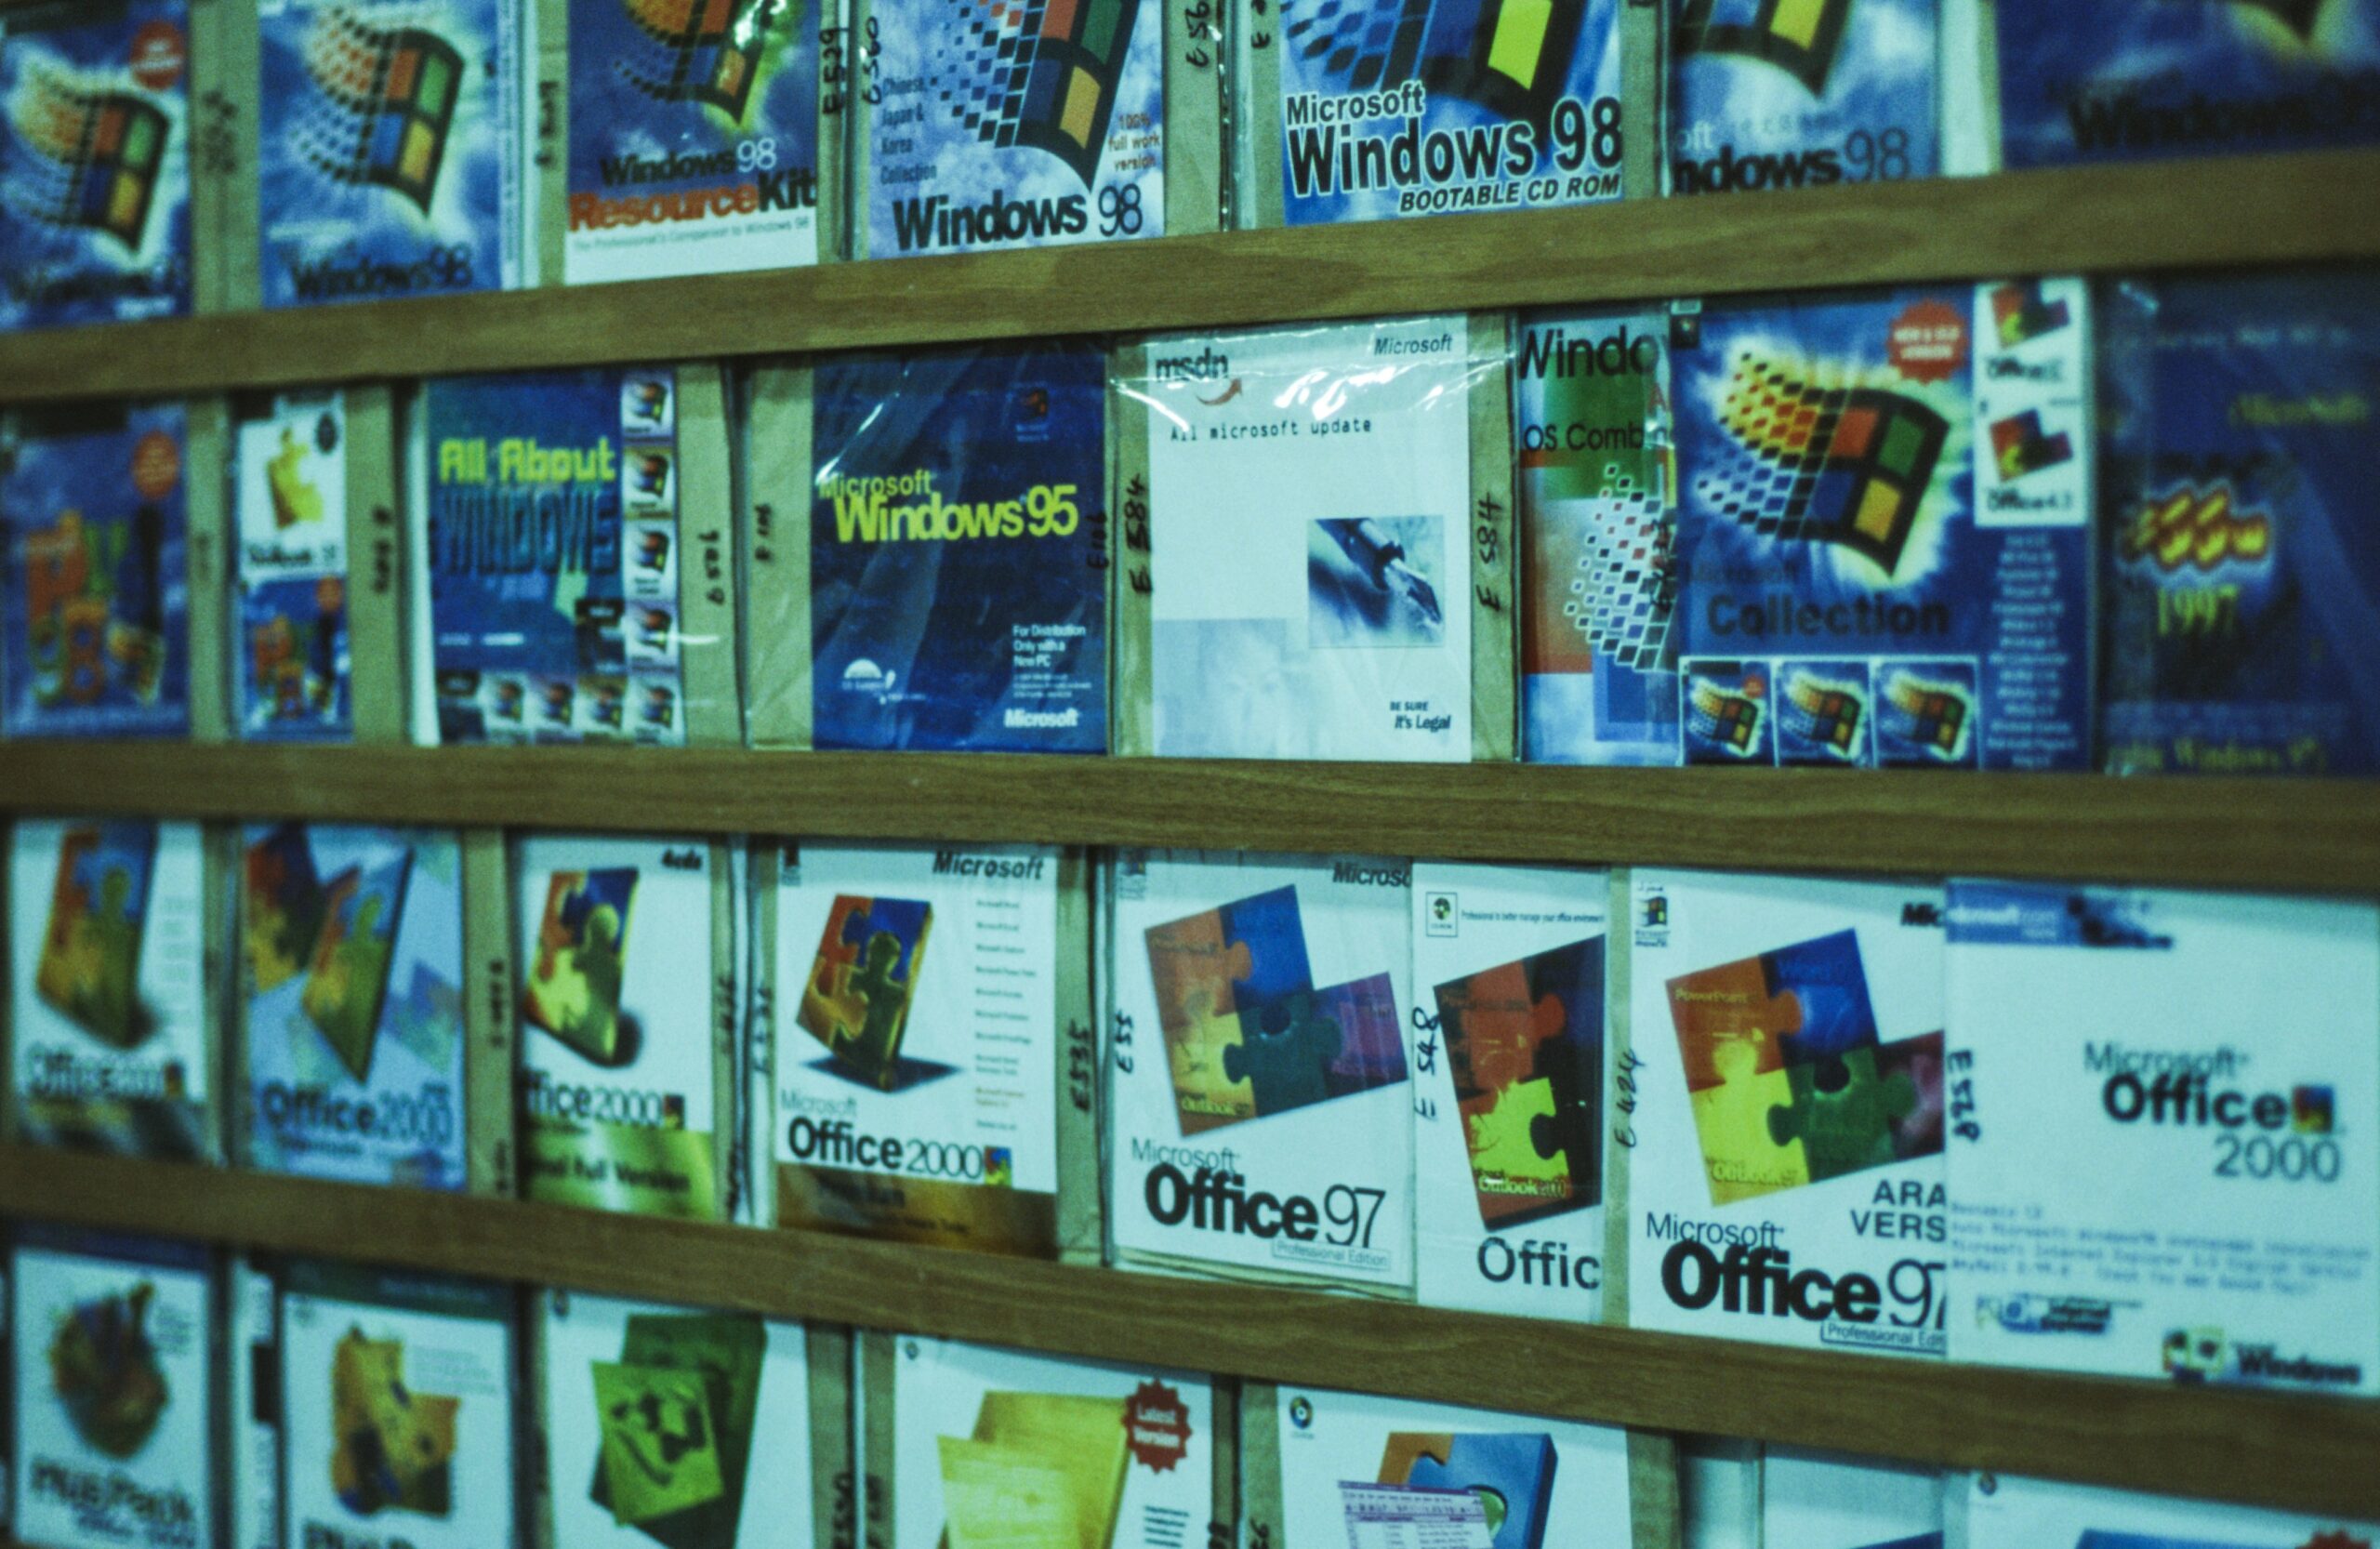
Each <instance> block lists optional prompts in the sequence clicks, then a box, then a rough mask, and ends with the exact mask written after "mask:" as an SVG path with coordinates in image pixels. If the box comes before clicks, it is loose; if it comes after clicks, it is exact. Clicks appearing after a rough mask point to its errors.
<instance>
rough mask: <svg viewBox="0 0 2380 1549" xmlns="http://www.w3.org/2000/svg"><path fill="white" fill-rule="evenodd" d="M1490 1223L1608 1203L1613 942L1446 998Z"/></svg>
mask: <svg viewBox="0 0 2380 1549" xmlns="http://www.w3.org/2000/svg"><path fill="white" fill-rule="evenodd" d="M1435 998H1436V1000H1437V1006H1438V1023H1439V1028H1440V1030H1441V1032H1442V1034H1443V1036H1444V1037H1445V1039H1446V1046H1447V1057H1448V1060H1449V1061H1451V1062H1452V1068H1453V1074H1454V1085H1455V1095H1456V1100H1457V1104H1458V1105H1459V1106H1460V1108H1461V1114H1462V1127H1463V1142H1464V1145H1465V1146H1466V1147H1467V1148H1468V1150H1469V1152H1470V1157H1471V1174H1472V1185H1473V1187H1474V1189H1475V1190H1476V1191H1477V1193H1478V1196H1479V1216H1480V1220H1481V1222H1482V1223H1483V1224H1484V1225H1488V1227H1490V1228H1495V1227H1501V1226H1510V1225H1519V1224H1520V1223H1522V1222H1527V1221H1536V1220H1539V1219H1541V1218H1543V1217H1545V1216H1549V1215H1557V1214H1560V1213H1562V1212H1563V1211H1572V1210H1579V1209H1581V1208H1583V1207H1586V1206H1589V1205H1593V1204H1596V1203H1599V1202H1600V1201H1601V1200H1602V1198H1603V1160H1602V1145H1601V1139H1600V1137H1601V1133H1602V1124H1601V1112H1602V1079H1603V943H1602V942H1601V941H1600V940H1590V941H1580V942H1573V943H1571V944H1569V945H1568V946H1566V947H1554V948H1553V949H1552V950H1549V951H1544V952H1540V953H1536V954H1534V955H1532V956H1530V957H1527V958H1523V959H1521V960H1518V961H1515V962H1509V963H1503V964H1500V965H1499V966H1497V967H1495V968H1490V969H1486V970H1483V971H1481V972H1480V973H1474V974H1471V975H1470V976H1468V977H1466V978H1462V979H1457V980H1454V981H1452V982H1450V983H1448V984H1443V985H1439V986H1436V989H1435Z"/></svg>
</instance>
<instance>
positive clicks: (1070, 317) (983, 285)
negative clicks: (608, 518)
mask: <svg viewBox="0 0 2380 1549" xmlns="http://www.w3.org/2000/svg"><path fill="white" fill-rule="evenodd" d="M2374 188H2380V152H2370V151H2359V152H2307V153H2301V154H2293V155H2287V156H2243V157H2230V158H2226V159H2221V160H2208V161H2195V162H2190V163H2187V164H2175V163H2170V162H2168V163H2156V164H2147V165H2135V166H2121V165H2117V166H2089V167H2072V168H2062V169H2059V170H2056V171H2043V172H2021V173H2008V174H2002V175H1999V176H1995V177H1990V178H1964V179H1959V178H1951V179H1924V180H1920V181H1914V182H1897V183H1871V184H1840V185H1837V186H1835V187H1832V188H1824V189H1809V190H1800V191H1796V192H1787V193H1759V194H1739V195H1736V196H1733V197H1725V198H1715V197H1714V198H1703V199H1686V200H1643V201H1635V202H1631V203H1625V204H1617V205H1601V206H1591V207H1587V208H1579V209H1562V210H1530V211H1521V212H1514V213H1504V214H1494V215H1477V216H1449V217H1441V218H1430V219H1425V220H1404V221H1393V222H1379V223H1374V224H1369V225H1356V226H1328V227H1307V228H1302V229H1298V230H1290V231H1267V232H1226V233H1223V234H1220V235H1213V236H1198V237H1179V238H1168V239H1165V240H1162V241H1153V242H1126V243H1112V244H1103V245H1086V246H1076V247H1052V248H1040V249H1033V250H1026V251H1020V252H1007V253H989V254H979V255H963V256H959V257H951V258H906V259H891V260H884V261H880V262H874V263H865V264H827V265H824V266H821V267H818V268H814V269H801V270H781V271H770V272H763V273H756V274H724V275H713V276H706V277H702V278H697V279H683V280H668V281H645V282H638V283H632V284H627V285H590V286H578V287H572V288H568V289H547V290H537V291H526V292H513V293H510V294H503V293H496V294H483V295H473V296H464V297H453V298H443V299H428V300H411V301H390V302H373V303H366V304H361V305H354V306H334V307H318V308H311V309H301V310H296V311H276V312H264V313H244V314H237V315H231V316H222V317H202V318H181V319H174V320H169V321H164V322H157V323H139V324H120V325H116V326H112V327H103V328H81V329H70V330H58V331H44V332H35V333H26V334H16V335H10V336H6V337H0V404H6V403H26V402H32V401H35V400H42V399H66V398H87V397H129V396H140V397H154V396H165V395H170V394H179V393H192V392H208V391H223V390H225V389H229V388H235V387H237V388H264V387H284V386H294V385H298V384H303V383H324V382H337V381H354V380H365V379H376V378H405V377H425V376H435V375H441V374H444V373H451V372H469V371H518V370H529V369H533V368H536V367H542V366H562V365H587V364H602V363H606V362H619V361H655V360H698V359H707V358H718V357H727V356H736V355H751V354H762V353H774V352H780V351H819V350H849V349H856V348H863V347H878V346H888V345H914V344H927V343H934V342H940V341H946V340H954V339H982V338H1018V337H1031V336H1048V335H1060V334H1082V333H1109V332H1129V331H1137V330H1142V329H1152V328H1173V327H1191V326H1197V327H1216V326H1225V325H1236V324H1254V323H1268V322H1279V321H1289V320H1298V319H1307V318H1336V317H1361V316H1371V315H1378V314H1382V313H1393V312H1412V311H1453V310H1456V309H1484V308H1498V307H1516V306H1541V305H1558V304H1563V303H1568V302H1586V301H1612V300H1627V299H1658V298H1670V297H1682V296H1702V295H1721V294H1731V293H1738V292H1743V291H1756V290H1793V289H1819V288H1825V287H1829V286H1841V285H1883V284H1892V283H1903V282H1912V281H1925V280H1954V279H1988V278H1991V277H1994V276H1998V275H2003V274H2040V273H2060V272H2068V271H2122V270H2147V269H2178V268H2202V267H2209V266H2217V265H2231V264H2284V263H2318V262H2325V261H2334V260H2349V259H2369V258H2380V200H2374V199H2373V198H2372V197H2370V192H2371V191H2372V190H2373V189H2374Z"/></svg>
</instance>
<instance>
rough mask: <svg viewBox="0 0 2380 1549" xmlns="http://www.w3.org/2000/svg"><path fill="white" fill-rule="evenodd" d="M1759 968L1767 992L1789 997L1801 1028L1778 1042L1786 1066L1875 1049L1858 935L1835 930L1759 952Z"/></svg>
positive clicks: (1874, 1024) (1866, 982) (1873, 1022)
mask: <svg viewBox="0 0 2380 1549" xmlns="http://www.w3.org/2000/svg"><path fill="white" fill-rule="evenodd" d="M1760 964H1761V972H1762V973H1763V974H1764V975H1765V977H1766V979H1767V981H1768V993H1769V994H1770V995H1771V996H1781V995H1791V996H1792V997H1793V999H1794V1000H1795V1001H1796V1002H1798V1003H1799V1004H1800V1006H1801V1008H1802V1025H1801V1026H1800V1027H1799V1028H1798V1029H1796V1030H1794V1031H1792V1032H1790V1033H1786V1034H1784V1035H1782V1036H1781V1037H1780V1038H1778V1049H1779V1050H1780V1052H1781V1053H1782V1054H1783V1056H1784V1061H1785V1063H1786V1064H1787V1065H1789V1066H1791V1065H1808V1064H1812V1063H1815V1062H1816V1061H1818V1060H1821V1059H1824V1058H1826V1057H1827V1056H1829V1055H1840V1054H1847V1053H1851V1052H1852V1051H1853V1050H1855V1049H1866V1048H1871V1047H1872V1046H1873V1045H1874V1044H1875V1042H1876V1013H1875V1012H1874V1011H1873V1010H1872V1009H1871V1007H1870V1006H1869V1004H1868V975H1867V973H1865V972H1864V971H1863V970H1862V968H1861V967H1860V963H1859V937H1858V933H1856V932H1852V931H1837V932H1835V933H1834V934H1832V935H1831V936H1818V937H1816V938H1814V939H1812V940H1809V941H1802V942H1796V943H1794V944H1793V945H1792V946H1791V947H1778V948H1777V950H1775V951H1773V952H1766V953H1763V954H1762V955H1761V960H1760Z"/></svg>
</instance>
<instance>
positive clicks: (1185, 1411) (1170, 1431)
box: [1124, 1379, 1190, 1474]
mask: <svg viewBox="0 0 2380 1549" xmlns="http://www.w3.org/2000/svg"><path fill="white" fill-rule="evenodd" d="M1124 1441H1125V1445H1127V1446H1129V1447H1130V1448H1131V1450H1132V1457H1133V1460H1134V1461H1135V1462H1137V1463H1145V1464H1147V1465H1148V1467H1149V1468H1151V1469H1152V1470H1154V1471H1155V1472H1157V1473H1159V1474H1163V1473H1165V1472H1167V1471H1168V1470H1170V1469H1171V1468H1172V1467H1173V1465H1174V1464H1176V1463H1180V1462H1181V1461H1182V1460H1183V1457H1184V1456H1185V1455H1187V1454H1188V1452H1189V1450H1190V1406H1189V1405H1187V1404H1184V1403H1183V1401H1182V1395H1180V1394H1178V1393H1176V1392H1174V1391H1173V1388H1172V1386H1171V1385H1170V1384H1166V1383H1160V1382H1157V1381H1156V1380H1155V1379H1151V1380H1150V1381H1148V1382H1145V1383H1143V1384H1141V1385H1140V1386H1139V1387H1138V1388H1136V1389H1135V1390H1133V1393H1132V1397H1131V1398H1130V1399H1128V1400H1127V1401H1126V1402H1125V1405H1124Z"/></svg>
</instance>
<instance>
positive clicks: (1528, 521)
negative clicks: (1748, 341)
mask: <svg viewBox="0 0 2380 1549" xmlns="http://www.w3.org/2000/svg"><path fill="white" fill-rule="evenodd" d="M1670 393H1671V379H1670V338H1669V318H1668V315H1667V314H1666V313H1665V312H1661V311H1641V310H1640V311H1617V312H1615V311H1561V312H1534V313H1525V314H1523V315H1522V317H1521V318H1520V320H1519V323H1518V324H1517V332H1516V336H1515V338H1514V351H1513V425H1514V436H1513V440H1514V483H1515V487H1516V491H1517V494H1518V496H1519V498H1520V534H1521V538H1520V541H1521V547H1522V563H1521V567H1520V568H1521V576H1522V585H1521V591H1520V597H1521V609H1520V611H1521V617H1520V629H1521V665H1520V684H1521V748H1522V756H1523V757H1524V758H1526V759H1527V760H1529V761H1531V762H1533V763H1600V764H1667V763H1674V762H1675V761H1677V756H1678V726H1677V716H1678V706H1677V682H1676V671H1677V645H1676V616H1677V574H1676V546H1677V448H1676V444H1675V438H1674V435H1673V420H1674V416H1673V414H1672V412H1671V404H1670Z"/></svg>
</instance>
